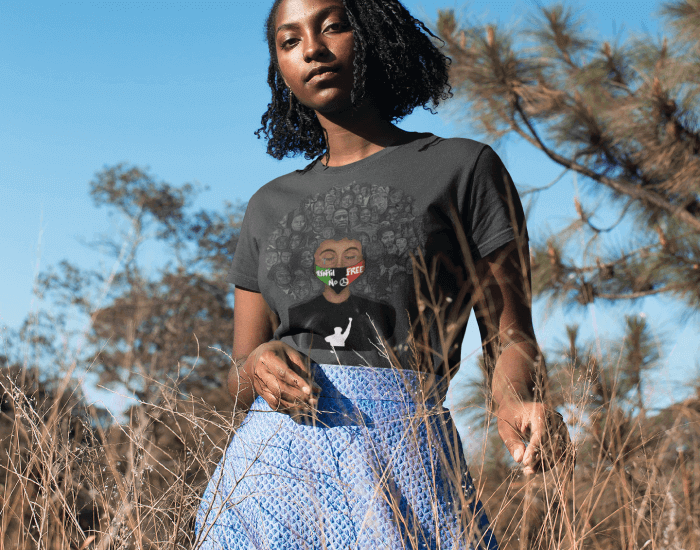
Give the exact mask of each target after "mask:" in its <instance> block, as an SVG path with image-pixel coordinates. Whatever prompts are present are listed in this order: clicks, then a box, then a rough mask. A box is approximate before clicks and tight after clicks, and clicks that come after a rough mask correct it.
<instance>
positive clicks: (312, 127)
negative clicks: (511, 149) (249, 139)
mask: <svg viewBox="0 0 700 550" xmlns="http://www.w3.org/2000/svg"><path fill="white" fill-rule="evenodd" d="M281 3H282V0H275V2H274V4H273V5H272V8H271V9H270V13H269V15H268V17H267V21H266V23H265V36H266V39H267V45H268V48H269V51H270V66H269V68H268V76H267V83H268V85H269V86H270V89H271V90H272V101H271V102H270V103H269V104H268V107H267V111H266V112H265V114H263V116H262V120H261V123H262V127H261V128H260V129H258V130H257V131H256V132H255V135H256V136H258V138H260V137H261V134H264V135H265V139H266V140H267V153H268V154H269V155H271V156H273V157H274V158H276V159H282V158H284V157H292V156H295V155H298V154H302V153H303V154H304V156H305V157H306V158H307V159H313V158H315V157H318V156H319V155H321V154H323V153H325V152H326V149H327V145H326V138H325V135H324V131H323V128H322V127H321V124H320V123H319V121H318V118H316V113H314V111H313V110H311V109H309V108H308V107H306V106H304V105H302V104H301V103H299V101H297V100H296V98H294V96H293V94H292V93H291V91H290V90H289V89H288V88H287V86H286V85H285V83H284V80H283V79H282V75H281V74H280V71H279V69H278V66H277V50H276V48H275V19H276V18H277V11H278V9H279V5H280V4H281ZM343 4H344V5H345V10H346V12H347V16H348V20H349V22H350V25H351V26H352V29H353V36H354V42H355V60H354V68H353V73H354V86H353V90H352V94H351V100H352V104H353V105H357V104H359V103H360V102H361V101H362V100H363V99H364V98H365V97H367V96H369V97H372V98H373V99H374V101H375V104H376V106H377V107H378V109H379V114H380V116H381V117H382V118H383V119H385V120H388V121H391V122H394V121H397V120H401V119H402V118H403V117H405V116H406V115H408V114H410V113H411V112H413V110H414V109H415V108H416V107H418V106H419V105H420V106H422V107H423V108H424V109H427V110H430V111H431V112H433V111H432V108H433V107H437V106H438V104H439V103H440V101H444V100H446V99H448V98H449V97H452V93H451V91H450V85H449V83H448V66H449V62H450V61H449V59H448V58H447V57H446V56H445V55H444V54H443V53H442V52H440V50H439V49H438V48H437V47H436V46H435V44H434V43H433V41H432V38H437V37H436V36H435V35H434V34H433V33H432V32H430V30H429V29H428V28H427V27H426V26H425V25H424V24H423V23H422V22H421V21H418V20H417V19H415V18H414V17H413V16H411V14H410V13H409V12H408V10H407V9H406V8H405V7H404V6H403V5H402V4H401V2H399V0H343ZM429 103H430V105H428V104H429Z"/></svg>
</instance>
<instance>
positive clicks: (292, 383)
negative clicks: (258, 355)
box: [261, 364, 315, 407]
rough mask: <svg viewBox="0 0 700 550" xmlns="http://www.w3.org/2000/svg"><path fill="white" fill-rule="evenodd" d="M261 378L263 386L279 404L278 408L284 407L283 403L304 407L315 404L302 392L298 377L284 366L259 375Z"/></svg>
mask: <svg viewBox="0 0 700 550" xmlns="http://www.w3.org/2000/svg"><path fill="white" fill-rule="evenodd" d="M261 378H262V382H263V384H264V385H265V386H266V387H267V388H268V389H269V390H270V392H271V393H272V394H273V395H274V397H275V398H276V400H277V401H278V402H279V403H280V405H279V406H280V407H282V406H285V405H284V404H285V403H287V404H289V403H292V404H294V403H299V404H301V405H304V406H308V405H310V404H315V402H314V401H315V400H314V399H313V397H312V396H310V395H309V394H308V393H306V392H304V391H302V388H301V387H300V385H301V383H300V381H299V379H298V377H297V376H296V375H295V374H294V373H293V372H292V371H291V370H289V369H288V368H287V366H286V365H284V364H281V365H278V366H277V367H276V368H275V369H273V370H272V371H270V370H268V371H267V372H265V373H263V374H261Z"/></svg>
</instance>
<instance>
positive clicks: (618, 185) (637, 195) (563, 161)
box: [510, 95, 700, 231]
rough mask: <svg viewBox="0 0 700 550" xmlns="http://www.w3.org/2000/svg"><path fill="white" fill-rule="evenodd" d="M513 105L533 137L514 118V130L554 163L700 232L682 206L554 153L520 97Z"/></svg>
mask: <svg viewBox="0 0 700 550" xmlns="http://www.w3.org/2000/svg"><path fill="white" fill-rule="evenodd" d="M513 103H514V106H515V108H516V110H517V111H518V113H520V117H521V118H522V120H523V122H524V123H525V125H526V126H527V127H528V130H529V131H530V133H531V134H532V135H528V134H527V133H526V132H525V131H523V129H522V128H521V127H520V126H519V125H518V123H517V121H516V120H515V118H514V117H513V118H512V119H511V121H510V122H511V127H512V128H513V130H514V131H515V132H517V133H518V135H520V136H521V137H522V138H523V139H525V140H526V141H528V142H529V143H530V144H532V145H534V146H535V147H537V148H538V149H540V150H541V151H543V152H544V153H545V154H546V155H547V156H548V157H549V158H550V159H552V160H553V161H554V162H556V163H558V164H560V165H562V166H564V167H566V168H568V169H570V170H575V171H576V172H578V173H579V174H583V175H584V176H586V177H589V178H591V179H592V180H594V181H597V182H598V183H602V184H603V185H605V186H607V187H609V188H611V189H613V190H614V191H616V192H618V193H620V194H622V195H626V196H628V197H631V198H633V199H636V200H639V201H642V202H645V203H647V204H651V205H653V206H655V207H657V208H659V209H661V210H663V211H665V212H667V213H668V214H670V215H672V216H675V217H677V218H678V219H680V220H681V221H683V222H685V223H687V224H688V225H689V226H691V227H693V228H694V229H696V230H698V231H700V219H698V218H696V217H695V216H693V215H692V214H690V213H689V212H688V211H686V210H685V209H684V208H683V207H682V206H676V205H674V204H672V203H671V202H669V201H668V200H666V199H664V198H663V197H660V196H659V195H658V194H656V193H654V192H652V191H649V190H647V189H643V188H641V187H639V186H637V185H633V184H630V183H623V182H622V181H620V180H615V179H612V178H608V177H606V176H603V175H602V174H598V173H597V172H595V171H593V170H591V169H590V168H588V167H587V166H583V165H582V164H579V163H577V162H574V161H572V160H570V159H568V158H566V157H564V156H562V155H559V154H558V153H556V152H554V151H552V150H551V149H550V148H549V147H547V146H546V145H545V144H544V142H543V141H542V139H541V138H540V136H539V135H538V134H537V131H536V130H535V129H534V128H533V127H532V124H530V121H529V119H528V117H527V116H526V115H525V113H524V112H523V109H522V107H521V106H520V97H519V96H517V95H516V96H515V101H514V102H513Z"/></svg>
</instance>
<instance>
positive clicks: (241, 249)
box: [227, 199, 260, 292]
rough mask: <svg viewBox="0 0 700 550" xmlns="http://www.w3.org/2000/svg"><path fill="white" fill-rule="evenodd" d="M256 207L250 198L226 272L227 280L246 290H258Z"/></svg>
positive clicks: (258, 254) (258, 252) (258, 249)
mask: <svg viewBox="0 0 700 550" xmlns="http://www.w3.org/2000/svg"><path fill="white" fill-rule="evenodd" d="M255 218H256V209H255V207H254V205H253V199H251V200H250V202H249V203H248V206H247V208H246V211H245V215H244V216H243V224H242V225H241V233H240V235H239V237H238V243H237V244H236V250H235V251H234V253H233V262H232V264H231V268H230V269H229V272H228V277H227V280H228V282H229V283H232V284H234V285H236V286H239V287H241V288H245V289H246V290H252V291H253V292H260V286H259V284H258V265H259V258H260V247H259V245H258V242H257V240H256V239H255V229H254V226H255V224H256V219H255Z"/></svg>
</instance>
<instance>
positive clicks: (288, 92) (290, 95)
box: [287, 86, 294, 111]
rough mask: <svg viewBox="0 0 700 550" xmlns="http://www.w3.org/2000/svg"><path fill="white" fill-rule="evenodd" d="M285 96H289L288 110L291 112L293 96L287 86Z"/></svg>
mask: <svg viewBox="0 0 700 550" xmlns="http://www.w3.org/2000/svg"><path fill="white" fill-rule="evenodd" d="M287 94H289V110H290V111H291V110H292V98H293V97H294V94H293V93H292V89H291V88H290V87H289V86H287Z"/></svg>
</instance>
